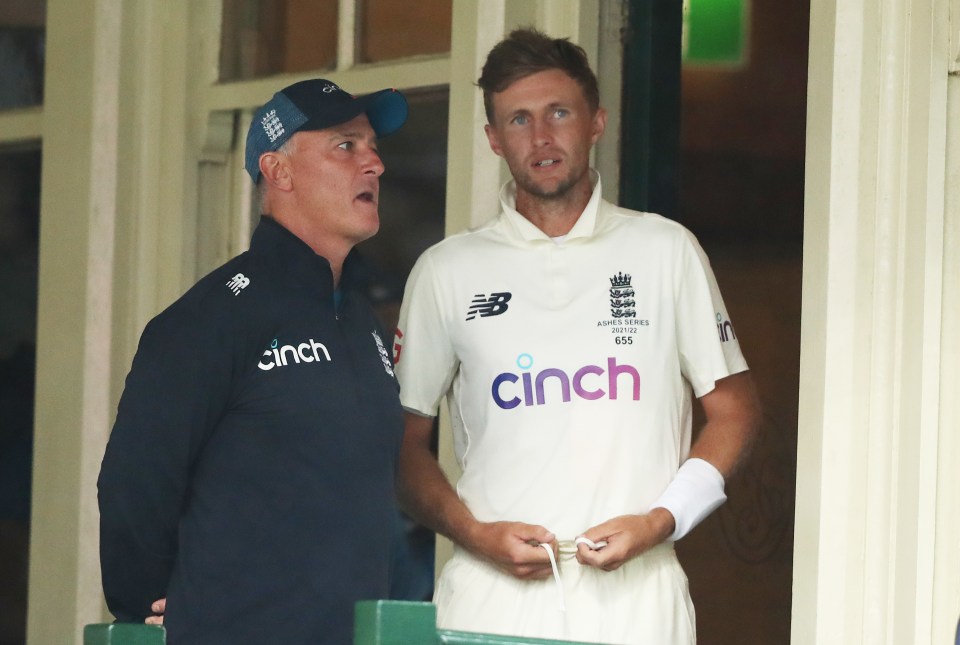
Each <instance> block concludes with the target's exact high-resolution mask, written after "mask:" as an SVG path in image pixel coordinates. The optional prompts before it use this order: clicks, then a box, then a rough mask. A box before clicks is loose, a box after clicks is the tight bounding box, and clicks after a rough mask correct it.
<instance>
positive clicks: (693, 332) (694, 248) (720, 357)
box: [674, 230, 748, 398]
mask: <svg viewBox="0 0 960 645" xmlns="http://www.w3.org/2000/svg"><path fill="white" fill-rule="evenodd" d="M678 256H679V260H678V266H677V271H678V277H679V279H678V282H677V289H676V292H675V294H674V295H675V298H676V312H677V313H676V325H677V342H678V346H679V352H680V367H681V371H682V372H683V375H684V377H685V378H686V379H687V380H688V381H689V382H690V384H691V386H692V387H693V391H694V394H695V395H696V396H697V397H698V398H699V397H701V396H703V395H704V394H707V393H709V392H710V391H711V390H713V388H714V385H715V383H716V382H717V381H719V380H720V379H722V378H725V377H727V376H730V375H732V374H737V373H739V372H743V371H745V370H747V369H748V368H747V363H746V361H745V360H744V358H743V354H742V353H741V351H740V343H739V341H738V340H737V334H736V332H735V331H734V327H733V323H732V321H731V320H730V315H729V314H728V313H727V308H726V305H724V302H723V297H722V296H721V295H720V288H719V287H718V286H717V280H716V277H715V276H714V274H713V270H712V269H711V267H710V261H709V260H708V258H707V255H706V253H704V251H703V249H702V248H701V247H700V244H699V243H698V242H697V240H696V238H695V237H694V236H693V234H691V233H690V232H689V231H686V230H685V235H684V239H683V240H682V243H681V247H680V252H679V254H678Z"/></svg>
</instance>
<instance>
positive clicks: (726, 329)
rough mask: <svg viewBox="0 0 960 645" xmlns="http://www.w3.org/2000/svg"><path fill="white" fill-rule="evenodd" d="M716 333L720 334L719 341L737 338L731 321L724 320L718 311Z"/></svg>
mask: <svg viewBox="0 0 960 645" xmlns="http://www.w3.org/2000/svg"><path fill="white" fill-rule="evenodd" d="M717 333H718V334H720V342H721V343H725V342H727V341H728V340H736V339H737V334H736V333H735V332H734V331H733V323H731V322H730V321H729V320H724V319H723V315H722V314H720V313H719V312H718V313H717Z"/></svg>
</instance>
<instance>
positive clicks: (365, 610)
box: [83, 600, 588, 645]
mask: <svg viewBox="0 0 960 645" xmlns="http://www.w3.org/2000/svg"><path fill="white" fill-rule="evenodd" d="M165 643H166V632H165V631H164V629H163V628H162V627H155V626H153V625H135V624H129V623H126V624H124V623H115V624H112V625H87V626H86V627H85V628H84V630H83V645H165ZM353 645H588V644H586V643H574V642H573V641H557V640H548V639H544V638H521V637H519V636H500V635H496V634H480V633H476V632H460V631H454V630H449V629H437V608H436V607H435V606H434V605H433V603H429V602H404V601H398V600H365V601H362V602H358V603H357V607H356V613H355V616H354V635H353Z"/></svg>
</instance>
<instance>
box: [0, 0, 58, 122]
mask: <svg viewBox="0 0 960 645" xmlns="http://www.w3.org/2000/svg"><path fill="white" fill-rule="evenodd" d="M46 13H47V11H46V2H45V1H44V0H3V2H0V110H6V109H12V108H21V107H30V106H34V105H40V104H42V103H43V61H44V37H45V28H44V25H45V23H46Z"/></svg>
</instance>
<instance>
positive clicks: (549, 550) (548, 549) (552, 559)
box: [537, 542, 567, 612]
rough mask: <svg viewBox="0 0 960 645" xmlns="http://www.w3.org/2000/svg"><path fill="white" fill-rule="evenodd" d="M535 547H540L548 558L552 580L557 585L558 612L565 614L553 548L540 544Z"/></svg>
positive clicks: (558, 571)
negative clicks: (551, 570)
mask: <svg viewBox="0 0 960 645" xmlns="http://www.w3.org/2000/svg"><path fill="white" fill-rule="evenodd" d="M537 546H542V547H543V550H544V551H546V552H547V555H548V556H549V557H550V568H552V569H553V579H554V581H555V582H556V583H557V597H558V598H559V600H560V611H563V612H566V611H567V608H566V606H565V605H564V604H563V583H561V582H560V569H558V568H557V558H556V556H554V555H553V547H552V546H550V545H549V544H545V543H543V542H541V543H540V544H538V545H537Z"/></svg>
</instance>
